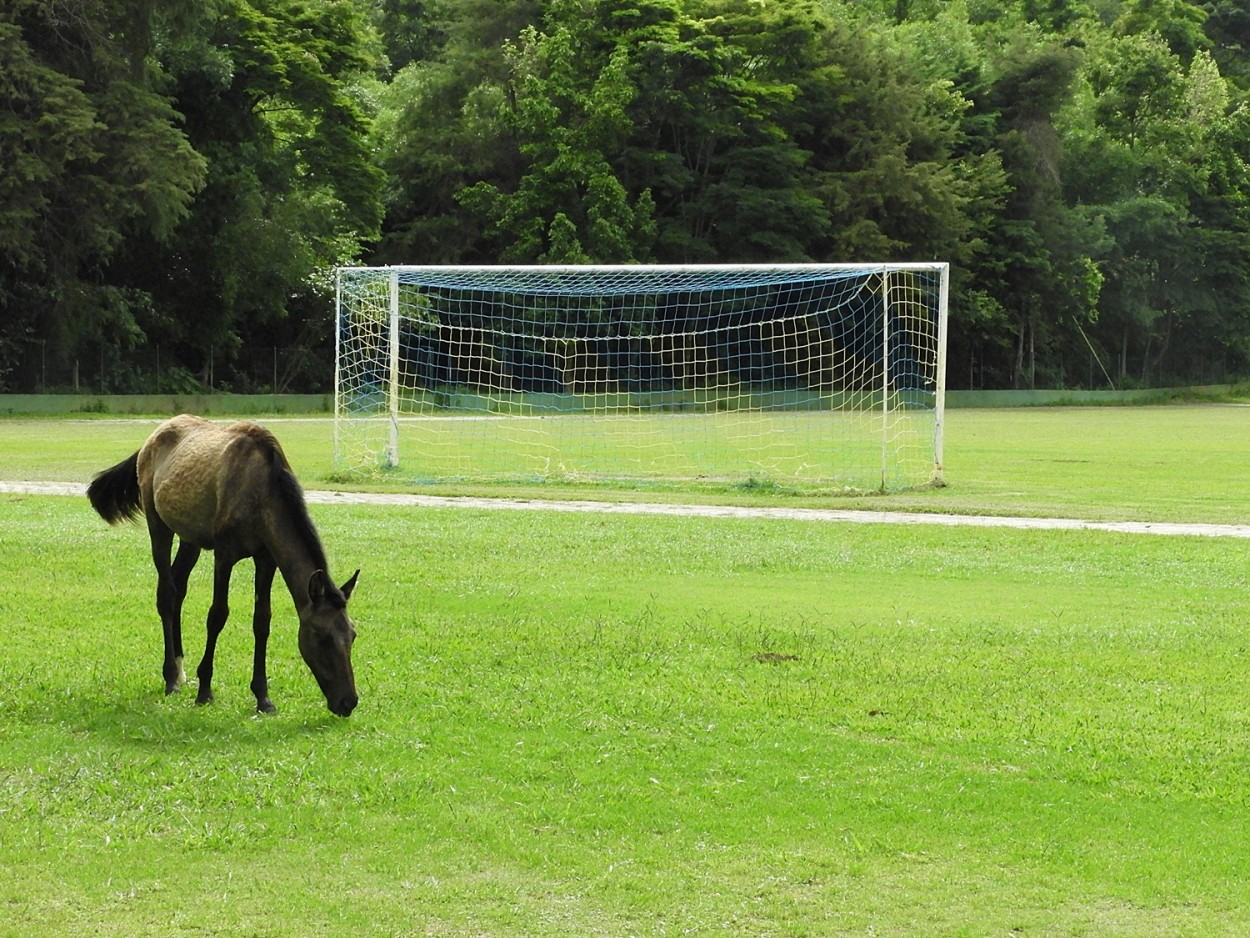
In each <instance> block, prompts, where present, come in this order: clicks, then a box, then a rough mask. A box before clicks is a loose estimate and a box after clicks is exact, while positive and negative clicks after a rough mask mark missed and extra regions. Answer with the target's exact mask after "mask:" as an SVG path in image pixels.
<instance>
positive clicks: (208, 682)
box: [195, 549, 238, 704]
mask: <svg viewBox="0 0 1250 938" xmlns="http://www.w3.org/2000/svg"><path fill="white" fill-rule="evenodd" d="M237 562H238V558H237V557H235V556H233V555H231V554H229V553H225V552H223V551H221V550H220V549H219V550H218V551H217V555H216V556H215V557H214V558H213V604H212V605H211V606H209V608H208V623H207V627H208V637H207V639H206V640H205V642H204V658H203V659H202V660H201V661H200V666H199V667H198V668H197V669H196V671H195V673H196V676H197V677H198V678H199V679H200V692H199V693H198V694H197V695H196V697H195V702H196V703H197V704H206V703H212V701H213V655H214V654H215V653H216V651H217V636H218V635H220V634H221V630H222V629H223V628H225V626H226V619H227V618H229V616H230V573H231V571H232V570H234V565H235V564H236V563H237Z"/></svg>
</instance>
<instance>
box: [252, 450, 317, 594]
mask: <svg viewBox="0 0 1250 938" xmlns="http://www.w3.org/2000/svg"><path fill="white" fill-rule="evenodd" d="M250 435H251V437H252V439H253V440H255V441H256V443H257V444H258V445H259V446H260V447H261V448H262V449H263V450H265V451H266V452H267V453H268V455H269V465H270V470H269V471H270V479H271V481H272V482H273V487H274V491H275V492H276V493H277V495H278V498H280V499H281V500H282V503H283V504H284V505H285V506H286V509H287V517H288V518H290V520H291V524H292V525H294V528H295V536H296V537H297V538H298V539H299V541H300V542H301V543H302V544H304V545H305V546H306V547H307V548H308V552H309V554H310V555H311V557H312V559H313V563H314V564H315V565H316V567H317V569H319V570H324V571H326V574H327V576H328V575H329V567H328V565H327V563H326V552H325V547H323V546H322V544H321V535H319V534H318V533H317V527H316V525H314V524H313V520H312V516H311V515H310V514H309V513H308V502H307V501H305V499H304V488H303V486H301V485H300V484H299V479H297V478H296V477H295V472H294V470H292V469H291V464H290V463H289V462H288V461H287V458H286V453H284V452H283V451H282V444H280V443H279V442H278V438H277V437H275V436H274V435H273V434H272V433H270V432H269V431H268V430H266V429H264V428H263V427H255V428H252V429H251V430H250Z"/></svg>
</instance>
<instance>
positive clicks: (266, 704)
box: [256, 697, 278, 713]
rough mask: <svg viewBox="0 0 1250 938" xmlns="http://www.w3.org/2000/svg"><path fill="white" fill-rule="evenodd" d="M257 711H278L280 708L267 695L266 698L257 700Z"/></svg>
mask: <svg viewBox="0 0 1250 938" xmlns="http://www.w3.org/2000/svg"><path fill="white" fill-rule="evenodd" d="M256 712H257V713H277V712H278V708H277V707H275V706H274V705H273V701H272V700H270V699H269V698H268V697H266V698H265V699H264V700H258V701H256Z"/></svg>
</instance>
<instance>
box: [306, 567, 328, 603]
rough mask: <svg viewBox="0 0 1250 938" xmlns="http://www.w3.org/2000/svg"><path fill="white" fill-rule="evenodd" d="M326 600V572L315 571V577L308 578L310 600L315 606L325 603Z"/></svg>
mask: <svg viewBox="0 0 1250 938" xmlns="http://www.w3.org/2000/svg"><path fill="white" fill-rule="evenodd" d="M325 598H326V572H325V571H324V570H314V571H313V575H312V576H310V577H309V578H308V599H309V601H310V602H312V604H313V605H314V606H316V605H318V604H319V603H322V602H324V601H325Z"/></svg>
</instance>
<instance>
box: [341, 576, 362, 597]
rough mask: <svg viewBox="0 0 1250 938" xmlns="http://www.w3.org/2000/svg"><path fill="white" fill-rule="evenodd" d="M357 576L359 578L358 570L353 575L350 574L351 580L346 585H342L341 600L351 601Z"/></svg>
mask: <svg viewBox="0 0 1250 938" xmlns="http://www.w3.org/2000/svg"><path fill="white" fill-rule="evenodd" d="M358 576H360V571H359V570H357V571H356V572H355V573H353V574H352V578H351V579H350V580H348V581H347V582H346V583H344V584H343V586H342V590H343V598H344V599H351V598H352V590H354V589H355V588H356V578H357V577H358Z"/></svg>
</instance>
